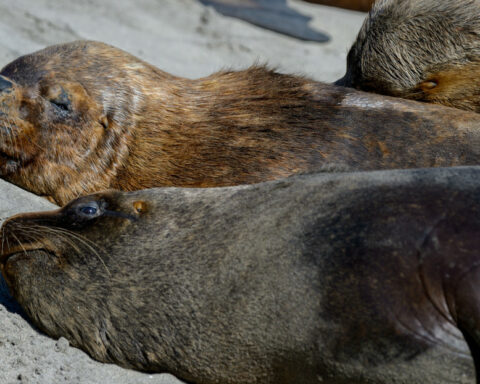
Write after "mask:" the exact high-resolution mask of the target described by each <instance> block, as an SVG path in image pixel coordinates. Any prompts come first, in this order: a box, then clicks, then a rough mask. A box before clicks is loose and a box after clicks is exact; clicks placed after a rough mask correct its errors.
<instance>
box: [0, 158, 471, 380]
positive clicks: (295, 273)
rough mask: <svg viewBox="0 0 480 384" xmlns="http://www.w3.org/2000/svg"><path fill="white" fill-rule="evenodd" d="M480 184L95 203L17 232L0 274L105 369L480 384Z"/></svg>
mask: <svg viewBox="0 0 480 384" xmlns="http://www.w3.org/2000/svg"><path fill="white" fill-rule="evenodd" d="M479 180H480V169H479V168H476V167H472V168H469V167H466V168H448V169H428V170H407V171H390V172H359V173H343V174H320V175H302V176H296V177H292V178H288V179H285V180H280V181H273V182H267V183H261V184H256V185H249V186H238V187H229V188H212V189H178V188H167V189H151V190H144V191H137V192H129V193H122V192H115V191H111V192H105V193H99V194H95V195H91V196H86V197H82V198H80V199H78V200H75V201H73V202H71V203H69V204H68V205H67V206H65V207H64V208H62V209H60V210H57V211H51V212H46V213H45V212H44V213H34V214H22V215H19V216H16V217H13V218H11V219H9V220H8V221H6V222H5V223H4V225H3V227H2V230H1V233H2V244H3V245H4V246H3V251H2V256H1V269H2V273H3V275H4V277H5V280H6V281H7V284H8V286H9V288H10V291H11V293H12V294H13V296H14V297H15V298H16V300H17V301H18V302H19V304H20V305H21V306H22V307H23V309H24V310H25V312H26V313H27V315H28V316H29V317H30V319H31V320H32V322H33V323H34V324H35V325H36V326H37V327H38V328H39V329H41V330H42V331H44V332H45V333H46V334H48V335H50V336H52V337H55V338H58V337H60V336H63V337H66V338H67V339H68V340H69V341H70V343H71V344H72V345H74V346H77V347H79V348H82V349H84V350H85V351H86V352H88V353H89V354H90V355H91V356H92V357H94V358H95V359H97V360H99V361H103V362H111V363H116V364H120V365H122V366H125V367H129V368H133V369H138V370H144V371H149V372H165V371H166V372H170V373H172V374H174V375H176V376H177V377H179V378H181V379H184V380H186V381H187V382H192V383H195V384H212V383H222V384H223V383H228V384H231V383H235V384H237V383H238V384H239V383H242V384H248V383H276V384H278V383H305V384H309V383H329V384H339V383H352V382H355V383H358V384H363V383H365V384H366V383H385V384H386V383H398V384H403V383H405V384H407V383H408V384H411V383H424V384H430V383H432V384H433V383H435V384H438V383H474V382H475V378H474V377H475V375H474V369H473V364H472V360H471V357H470V354H469V349H468V346H467V342H468V344H469V345H470V348H471V349H472V351H473V355H474V356H475V358H477V357H478V356H479V354H478V346H479V339H478V329H479V327H480V323H479V321H480V316H479V313H478V298H477V296H478V294H477V292H478V289H476V286H475V284H476V283H477V282H478V278H479V271H478V265H479V255H478V249H479V246H480V236H479V233H480V232H479V231H480V214H479V210H480V181H479ZM477 286H478V285H477ZM464 337H466V338H467V342H465V339H464ZM476 363H477V364H478V361H477V362H476ZM477 366H478V365H477Z"/></svg>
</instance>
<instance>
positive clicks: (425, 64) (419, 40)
mask: <svg viewBox="0 0 480 384" xmlns="http://www.w3.org/2000/svg"><path fill="white" fill-rule="evenodd" d="M479 75H480V1H479V0H454V1H452V0H421V1H417V0H380V1H377V2H376V3H375V5H374V6H373V8H372V10H371V12H370V13H369V15H368V16H367V19H366V20H365V22H364V23H363V26H362V28H361V29H360V32H359V33H358V36H357V39H356V41H355V42H354V44H353V45H352V48H351V49H350V52H349V53H348V57H347V72H346V74H345V76H344V77H343V78H342V79H340V80H338V81H337V84H338V85H344V86H349V87H354V88H357V89H361V90H365V91H370V92H376V93H381V94H385V95H391V96H397V97H403V98H407V99H413V100H419V101H424V102H429V103H436V104H443V105H447V106H451V107H456V108H460V109H465V110H472V111H475V112H480V96H479V95H480V82H479V81H478V78H479Z"/></svg>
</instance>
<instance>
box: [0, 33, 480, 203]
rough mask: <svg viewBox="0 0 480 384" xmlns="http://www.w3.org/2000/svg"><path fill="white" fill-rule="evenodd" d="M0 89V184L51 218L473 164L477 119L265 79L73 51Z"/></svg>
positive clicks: (282, 78)
mask: <svg viewBox="0 0 480 384" xmlns="http://www.w3.org/2000/svg"><path fill="white" fill-rule="evenodd" d="M1 76H2V77H1V78H0V80H1V82H2V84H3V85H1V84H0V89H1V90H2V92H1V93H0V176H1V177H3V178H5V179H6V180H8V181H10V182H12V183H14V184H16V185H18V186H20V187H23V188H24V189H27V190H29V191H32V192H34V193H36V194H39V195H44V196H49V197H50V198H51V199H52V200H53V201H55V202H57V204H60V205H63V204H65V203H66V202H68V201H69V200H71V199H72V198H75V197H78V196H79V195H85V194H88V193H92V192H97V191H101V190H106V189H109V188H115V189H120V190H126V191H129V190H138V189H144V188H150V187H157V186H182V187H218V186H230V185H237V184H247V183H256V182H261V181H266V180H273V179H278V178H282V177H286V176H289V175H291V174H294V173H301V172H313V171H321V170H324V169H325V168H326V169H332V168H334V169H340V170H342V169H352V170H356V169H362V170H371V169H385V168H410V167H432V166H454V165H474V164H478V163H480V161H479V160H480V157H479V148H480V146H479V145H478V142H479V140H480V133H479V127H480V117H479V116H478V115H477V114H473V113H468V112H463V111H456V110H453V109H447V108H441V107H437V106H428V105H427V106H426V105H424V104H421V103H415V102H412V101H405V100H401V99H400V100H399V99H394V98H387V97H384V96H378V95H370V94H367V93H362V92H358V91H355V90H352V89H347V88H342V87H336V86H333V85H327V84H322V83H319V82H315V81H311V80H307V79H305V78H302V77H298V76H291V75H283V74H279V73H275V72H273V71H270V70H268V69H266V68H263V67H254V68H250V69H248V70H245V71H239V72H220V73H217V74H213V75H212V76H209V77H206V78H202V79H197V80H188V79H182V78H178V77H174V76H171V75H169V74H167V73H164V72H162V71H160V70H159V69H157V68H155V67H153V66H151V65H149V64H147V63H145V62H142V61H141V60H139V59H137V58H135V57H133V56H131V55H129V54H127V53H125V52H123V51H121V50H119V49H116V48H113V47H110V46H108V45H105V44H101V43H96V42H85V41H80V42H75V43H69V44H63V45H58V46H52V47H49V48H46V49H45V50H43V51H39V52H36V53H33V54H31V55H27V56H23V57H21V58H19V59H17V60H15V61H14V62H12V63H10V64H9V65H7V66H6V67H5V68H3V70H2V71H1Z"/></svg>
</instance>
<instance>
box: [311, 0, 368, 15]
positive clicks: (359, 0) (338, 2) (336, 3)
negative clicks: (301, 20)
mask: <svg viewBox="0 0 480 384" xmlns="http://www.w3.org/2000/svg"><path fill="white" fill-rule="evenodd" d="M304 1H306V2H308V3H315V4H321V5H328V6H330V7H339V8H346V9H352V10H354V11H361V12H368V11H369V10H370V8H372V4H373V3H374V2H375V0H304Z"/></svg>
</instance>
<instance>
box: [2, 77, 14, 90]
mask: <svg viewBox="0 0 480 384" xmlns="http://www.w3.org/2000/svg"><path fill="white" fill-rule="evenodd" d="M12 86H13V83H12V82H11V81H8V80H7V79H5V78H4V77H3V76H0V92H4V91H8V90H10V89H11V88H12Z"/></svg>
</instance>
